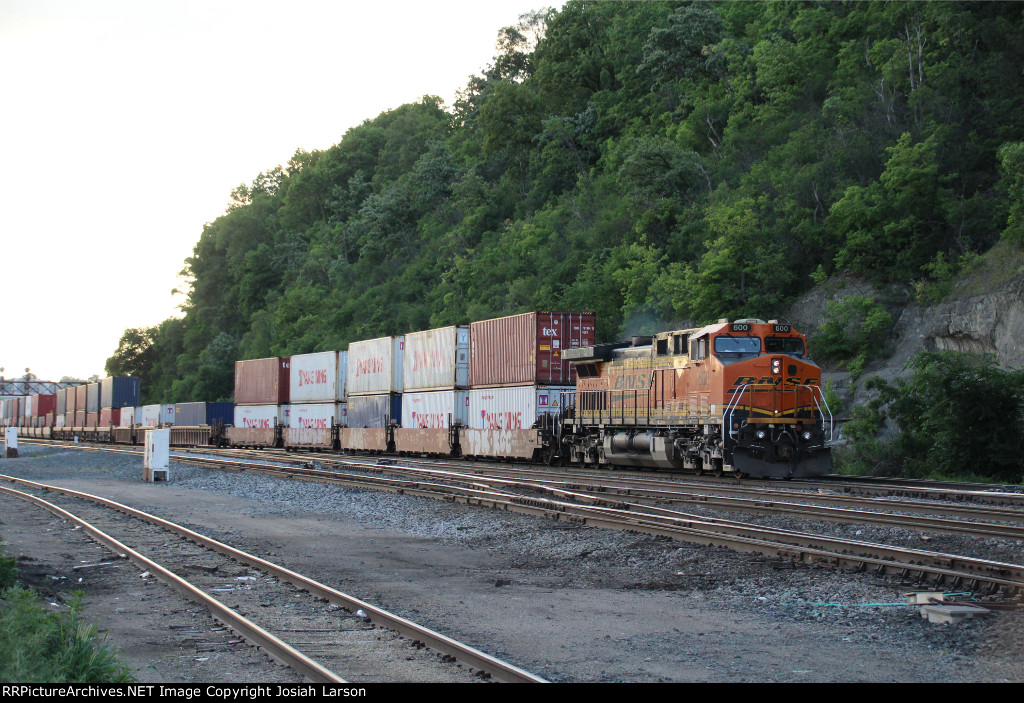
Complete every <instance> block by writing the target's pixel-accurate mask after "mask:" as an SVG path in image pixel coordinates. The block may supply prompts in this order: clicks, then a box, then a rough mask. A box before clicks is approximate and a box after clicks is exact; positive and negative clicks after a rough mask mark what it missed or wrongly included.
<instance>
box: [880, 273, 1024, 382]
mask: <svg viewBox="0 0 1024 703" xmlns="http://www.w3.org/2000/svg"><path fill="white" fill-rule="evenodd" d="M894 334H895V340H896V342H897V347H896V354H894V355H893V358H892V359H890V362H891V363H892V362H895V363H899V364H901V365H902V364H903V363H906V360H907V359H909V358H910V357H911V356H912V355H913V354H915V353H917V352H918V351H920V350H922V349H925V350H927V351H942V350H944V349H953V350H955V351H959V352H965V353H970V354H994V355H995V357H996V360H997V361H998V362H999V365H1000V366H1002V367H1003V368H1007V369H1009V368H1014V369H1019V368H1024V279H1016V280H1014V281H1011V282H1010V283H1008V284H1006V285H1004V286H1003V287H1002V288H1001V289H999V290H997V291H994V292H992V293H988V294H986V295H978V296H973V297H970V298H965V299H963V300H955V301H952V302H946V303H941V304H939V305H935V306H932V307H927V308H922V307H918V306H910V307H908V308H906V309H905V310H904V311H903V314H902V315H901V316H900V317H899V319H898V321H897V323H896V328H895V330H894Z"/></svg>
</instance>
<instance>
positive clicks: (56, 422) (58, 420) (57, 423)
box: [53, 415, 65, 427]
mask: <svg viewBox="0 0 1024 703" xmlns="http://www.w3.org/2000/svg"><path fill="white" fill-rule="evenodd" d="M64 420H65V417H64V416H63V415H57V416H56V417H54V418H53V426H54V427H63V426H64Z"/></svg>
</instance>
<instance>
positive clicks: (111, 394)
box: [100, 376, 139, 410]
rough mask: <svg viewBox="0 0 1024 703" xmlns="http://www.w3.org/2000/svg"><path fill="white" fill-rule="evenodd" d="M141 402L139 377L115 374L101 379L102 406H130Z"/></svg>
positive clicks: (115, 407)
mask: <svg viewBox="0 0 1024 703" xmlns="http://www.w3.org/2000/svg"><path fill="white" fill-rule="evenodd" d="M138 404H139V379H137V378H134V377H132V376H113V377H108V378H104V379H103V380H102V381H100V407H101V408H113V409H115V410H116V409H117V408H128V407H136V406H138Z"/></svg>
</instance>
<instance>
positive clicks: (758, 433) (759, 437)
mask: <svg viewBox="0 0 1024 703" xmlns="http://www.w3.org/2000/svg"><path fill="white" fill-rule="evenodd" d="M765 436H766V435H765V432H764V430H758V431H757V438H758V439H764V438H765Z"/></svg>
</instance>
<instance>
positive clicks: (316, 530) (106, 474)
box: [0, 444, 1024, 682]
mask: <svg viewBox="0 0 1024 703" xmlns="http://www.w3.org/2000/svg"><path fill="white" fill-rule="evenodd" d="M19 448H20V449H21V457H20V458H19V459H15V460H0V473H7V474H11V475H17V476H24V477H25V478H30V479H32V480H38V481H41V482H53V483H57V484H60V485H66V486H69V487H72V488H76V489H77V490H84V491H87V492H94V493H99V494H103V495H105V496H108V497H111V498H113V499H115V500H120V501H122V502H126V503H129V504H131V505H133V506H134V507H138V508H141V509H143V510H148V511H151V512H155V513H169V514H170V516H171V517H172V519H175V520H176V521H179V522H182V523H183V524H186V525H188V526H191V527H193V528H194V529H197V530H199V531H203V532H206V533H207V534H211V535H212V536H215V537H217V538H219V539H222V540H224V541H228V542H230V543H232V544H234V545H236V546H240V547H242V548H244V549H247V550H248V551H252V552H254V553H256V554H259V555H261V556H264V557H266V558H270V559H272V560H275V561H278V562H280V563H284V564H285V565H287V566H289V567H290V568H293V569H295V570H298V571H301V572H303V573H306V574H308V575H310V576H313V577H314V578H317V579H318V580H321V581H323V582H325V583H328V584H329V585H332V586H334V587H336V588H339V589H340V590H343V591H346V592H348V593H351V594H352V595H355V596H357V597H360V598H363V599H365V600H368V601H370V602H373V603H375V604H376V605H379V606H381V607H384V608H387V609H389V610H391V611H393V612H396V613H398V614H400V615H404V616H406V617H409V618H410V619H413V620H416V621H417V622H420V623H422V624H424V625H426V626H428V627H432V628H434V629H437V630H439V631H441V632H444V633H445V634H449V635H451V636H453V637H455V638H457V639H461V640H463V641H466V642H468V643H470V644H473V645H475V646H477V647H479V648H480V649H483V650H485V651H488V652H490V653H492V654H495V655H497V656H500V657H503V658H506V659H508V660H509V661H512V662H513V663H515V664H517V665H519V666H521V667H523V668H526V669H528V670H531V671H533V672H535V673H538V674H540V675H542V676H545V677H547V678H549V679H551V680H554V681H599V682H616V681H713V682H718V681H751V682H754V681H830V682H831V681H906V682H918V681H922V682H923V681H949V682H965V681H1021V680H1024V647H1022V645H1024V614H1022V613H1021V612H1020V611H1003V612H993V613H992V614H991V615H989V616H987V617H984V618H978V619H975V620H972V621H968V622H964V623H962V624H957V625H951V626H939V625H933V624H929V623H928V622H927V621H925V620H923V619H922V618H921V617H920V616H919V614H918V612H917V610H916V609H915V608H911V607H908V606H906V605H899V604H898V603H900V602H901V601H902V600H903V597H902V595H903V593H905V592H906V591H908V590H914V587H915V586H914V584H912V583H901V582H900V580H899V579H896V578H893V577H880V576H875V575H868V574H846V573H842V572H836V571H833V570H829V569H823V568H812V567H807V566H794V565H792V564H789V563H786V562H780V561H775V560H771V559H767V558H764V557H759V556H750V555H743V554H739V553H736V552H733V551H731V550H728V549H724V548H714V547H702V546H696V545H690V544H687V543H681V542H673V541H669V540H664V539H659V538H654V537H649V536H644V535H637V534H632V533H626V532H615V531H611V530H603V529H598V528H588V527H581V526H577V525H570V524H563V523H556V522H550V521H547V520H543V519H539V518H533V517H530V516H524V515H517V514H508V513H503V512H497V511H493V510H484V509H479V508H468V507H466V506H461V505H452V504H448V503H443V502H439V501H434V500H428V499H421V498H415V497H409V496H396V495H392V494H388V493H377V492H374V491H360V490H351V489H345V488H338V487H333V486H331V487H325V486H323V485H320V484H314V483H307V482H302V481H284V480H278V479H271V478H267V477H261V476H254V475H249V474H245V473H242V474H237V473H226V472H217V471H210V470H207V469H198V468H192V467H185V466H178V465H175V464H172V466H171V471H170V473H171V480H170V482H169V483H166V484H145V483H143V482H142V481H141V473H142V472H141V460H140V459H139V458H136V457H129V456H123V455H114V454H98V453H85V452H79V451H74V450H39V449H36V448H32V447H30V445H27V444H22V445H21V447H19ZM707 514H714V515H717V516H720V517H726V518H731V519H742V520H745V521H749V522H758V523H761V524H771V525H779V526H785V527H787V528H789V529H800V530H806V531H814V532H819V533H824V534H838V535H843V536H848V537H857V538H860V539H867V540H870V541H874V542H885V543H893V544H913V545H915V546H918V547H920V548H924V549H929V550H933V551H963V550H967V552H966V553H971V552H972V551H973V552H976V553H977V554H978V555H979V556H986V557H989V558H998V559H1004V560H1007V561H1015V562H1020V561H1021V556H1020V555H1021V553H1022V552H1024V550H1022V549H1021V545H1020V543H1017V542H1012V541H1006V540H973V541H972V540H970V539H969V538H965V537H958V536H948V535H923V536H922V535H921V534H920V533H918V532H913V531H909V530H902V529H899V528H886V527H877V526H868V525H864V526H858V525H836V524H831V523H808V522H803V521H799V520H793V519H790V518H750V517H739V518H737V517H736V516H735V515H731V514H728V513H716V512H714V511H707ZM0 519H3V516H2V515H0ZM2 532H3V527H0V533H2ZM858 532H860V534H859V535H858V534H857V533H858ZM5 536H6V535H5ZM894 604H895V605H894ZM120 646H122V647H124V648H126V649H127V648H129V647H130V646H131V643H121V644H120Z"/></svg>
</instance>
